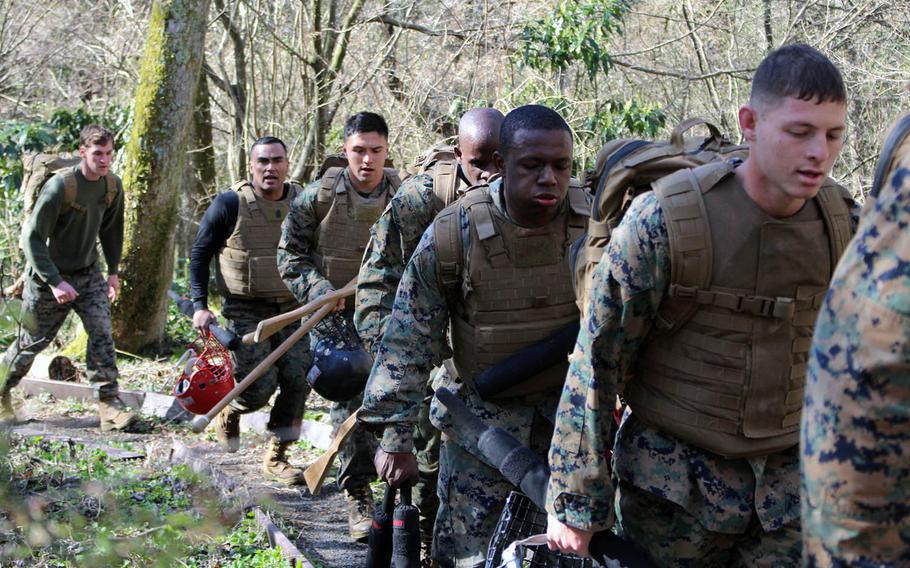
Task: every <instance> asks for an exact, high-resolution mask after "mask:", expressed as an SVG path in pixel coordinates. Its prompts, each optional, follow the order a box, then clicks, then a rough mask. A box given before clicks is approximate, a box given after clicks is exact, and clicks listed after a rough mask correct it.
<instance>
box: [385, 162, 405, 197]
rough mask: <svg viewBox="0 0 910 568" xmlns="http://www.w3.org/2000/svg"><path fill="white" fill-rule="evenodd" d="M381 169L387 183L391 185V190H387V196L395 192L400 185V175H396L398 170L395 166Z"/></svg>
mask: <svg viewBox="0 0 910 568" xmlns="http://www.w3.org/2000/svg"><path fill="white" fill-rule="evenodd" d="M382 171H383V173H385V176H386V177H387V178H388V179H389V185H391V186H392V191H390V192H389V196H392V195H395V192H396V191H398V188H399V187H401V176H399V175H398V170H396V169H395V168H383V169H382Z"/></svg>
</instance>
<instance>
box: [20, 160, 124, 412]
mask: <svg viewBox="0 0 910 568" xmlns="http://www.w3.org/2000/svg"><path fill="white" fill-rule="evenodd" d="M73 172H74V175H75V178H76V182H77V188H78V189H77V193H76V199H75V204H74V206H73V207H70V208H67V206H66V205H65V197H64V195H65V190H64V182H63V178H62V176H61V175H56V176H54V177H52V178H51V179H50V180H48V181H47V183H46V184H45V185H44V188H43V189H42V190H41V193H40V194H39V195H38V200H37V202H36V203H35V209H34V210H33V211H32V215H31V216H30V217H29V220H28V222H27V223H26V224H25V226H24V227H23V231H22V245H23V248H24V250H25V254H26V259H27V260H28V266H27V268H26V276H27V279H26V283H25V289H24V291H23V303H24V307H25V308H26V309H27V310H28V312H29V313H30V314H31V316H33V318H34V324H35V327H34V329H22V330H21V331H20V333H19V337H18V338H17V340H16V341H14V342H13V344H12V345H10V347H9V348H8V349H7V350H6V353H5V354H4V356H3V364H4V366H8V371H9V372H8V375H7V382H6V385H5V386H4V391H5V392H7V393H8V392H9V389H11V388H13V387H14V386H15V385H16V384H17V383H18V382H19V381H20V380H21V379H22V377H24V376H25V375H26V374H27V373H28V371H29V369H30V368H31V366H32V363H33V362H34V360H35V357H36V356H37V355H38V353H40V352H41V351H42V350H44V349H45V348H46V347H47V346H48V345H49V344H50V342H51V341H52V340H53V339H54V337H55V336H56V335H57V332H58V331H59V330H60V326H61V325H63V322H64V320H65V319H66V316H67V315H68V314H69V312H70V310H75V312H76V314H77V315H78V316H79V318H80V319H81V320H82V324H83V326H84V327H85V331H86V333H87V334H88V338H89V339H88V345H87V349H86V367H87V370H88V379H89V381H91V382H92V383H93V384H94V385H95V386H97V387H98V397H99V399H110V398H112V397H115V396H116V395H117V392H118V386H117V377H118V376H119V372H118V371H117V365H116V353H115V351H114V339H113V337H112V336H111V307H110V301H109V300H108V297H107V292H108V284H107V279H105V278H104V276H103V275H102V273H101V269H100V267H99V265H98V249H97V243H98V242H99V241H100V243H101V249H102V250H103V252H104V258H105V261H106V263H107V268H108V273H109V274H117V269H118V265H119V262H120V255H121V252H122V247H123V188H122V186H121V184H120V180H119V178H116V176H115V181H116V183H117V187H118V191H117V192H116V195H114V196H113V199H112V200H110V202H109V203H108V200H107V193H108V190H107V182H106V178H101V179H99V180H97V181H93V182H89V181H87V180H86V179H85V178H84V177H83V175H82V173H81V170H80V169H79V166H75V167H74V168H73ZM108 175H113V174H108ZM62 281H66V282H68V283H69V284H70V285H71V286H72V287H73V288H74V289H75V290H76V292H78V293H79V295H78V296H77V297H76V299H75V300H73V301H71V302H69V303H66V304H58V303H57V300H56V299H55V298H54V294H53V292H52V291H51V289H50V284H53V285H58V284H60V282H62Z"/></svg>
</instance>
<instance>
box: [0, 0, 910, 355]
mask: <svg viewBox="0 0 910 568" xmlns="http://www.w3.org/2000/svg"><path fill="white" fill-rule="evenodd" d="M908 24H910V2H907V1H905V0H897V1H878V0H858V1H849V0H841V1H835V0H819V1H787V0H755V1H743V0H727V1H723V0H721V1H702V0H680V1H678V2H670V1H661V0H642V1H636V2H632V1H618V0H599V1H594V0H580V1H561V0H560V1H546V2H542V1H534V0H506V1H492V0H483V1H475V2H455V1H453V0H441V1H440V0H401V1H399V0H394V1H389V2H375V1H367V0H300V1H292V0H194V1H190V0H160V1H154V2H149V1H137V0H96V1H93V2H77V1H71V0H70V1H54V0H49V1H46V2H40V3H39V2H35V1H34V0H28V1H21V0H0V190H2V193H0V221H2V226H0V281H2V282H0V283H2V285H3V286H4V287H6V286H8V285H9V284H10V283H11V282H12V281H13V280H15V278H16V277H17V276H18V275H19V274H20V273H21V271H22V269H23V266H24V261H23V259H22V256H21V253H20V252H19V251H18V248H17V241H18V233H19V230H20V227H21V224H22V221H23V218H24V215H25V206H24V203H23V196H22V195H21V194H20V192H19V183H20V180H21V171H22V164H21V157H22V155H23V154H24V153H25V152H35V151H41V150H49V149H69V150H72V149H74V148H75V142H76V141H77V137H78V131H79V129H80V128H81V126H83V125H84V124H86V123H88V122H91V121H100V122H102V123H104V124H106V125H107V126H109V127H111V128H113V129H114V130H116V131H117V133H118V136H119V140H118V163H117V165H116V167H115V172H117V173H118V174H120V175H121V176H122V177H123V179H124V186H125V192H126V202H127V236H126V245H125V258H124V263H123V269H122V279H123V281H124V290H123V294H122V297H121V300H118V304H117V305H116V306H115V333H116V339H117V342H118V347H120V348H121V349H127V350H140V349H143V348H147V347H149V346H150V345H155V344H156V343H158V342H160V341H161V339H162V336H163V332H164V326H165V313H166V311H167V310H165V309H164V305H165V302H166V299H165V291H166V289H167V288H168V287H170V286H171V282H172V280H173V279H174V275H175V267H176V269H177V275H178V277H180V275H181V274H183V277H184V278H185V267H186V258H187V257H188V255H189V249H190V246H191V244H192V240H193V237H194V235H195V228H196V225H195V223H196V222H197V220H198V218H199V217H200V216H201V214H202V212H203V211H204V209H205V207H206V206H207V205H208V203H209V202H210V200H211V198H212V196H214V195H215V194H216V193H217V192H218V191H220V190H224V189H226V188H227V187H228V185H229V184H230V183H231V182H232V181H234V180H236V179H238V178H240V177H243V176H245V173H246V166H245V164H246V161H247V156H246V151H247V148H248V147H249V145H250V144H251V143H252V141H253V140H255V139H256V138H257V137H259V136H262V135H274V136H278V137H280V138H282V139H283V140H284V141H285V142H286V143H287V144H288V146H289V158H290V161H291V164H292V175H293V177H294V178H296V179H298V180H301V181H303V182H306V181H310V180H311V179H312V177H313V175H314V171H315V169H316V167H317V166H318V164H319V163H320V161H321V160H322V157H323V156H324V155H325V154H326V153H329V152H333V151H337V150H338V149H339V148H340V145H341V141H342V125H343V122H344V119H345V118H346V117H347V116H348V115H350V114H351V113H353V112H357V111H359V110H372V111H375V112H379V113H381V114H382V115H384V116H385V117H386V119H387V120H388V122H389V126H390V129H391V134H390V144H391V156H392V158H393V159H394V161H395V164H396V166H398V167H403V166H407V165H409V164H411V163H412V162H413V161H414V159H415V157H416V156H417V155H419V154H420V153H421V152H423V151H425V150H427V149H428V148H430V147H432V146H433V145H434V144H437V143H440V142H451V141H452V140H453V135H454V133H455V128H456V125H457V121H458V118H459V116H460V115H461V113H462V112H463V111H464V110H466V109H468V108H471V107H475V106H494V107H496V108H498V109H500V110H502V111H503V112H507V111H509V110H510V109H512V108H514V107H516V106H518V105H521V104H526V103H541V104H545V105H548V106H550V107H553V108H555V109H556V110H558V111H559V112H560V113H562V114H563V116H565V117H566V119H567V121H568V122H569V124H570V125H571V127H572V128H573V131H574V136H575V154H576V155H575V157H576V175H579V174H580V173H581V171H582V170H583V169H584V168H585V167H587V166H590V164H591V163H592V161H593V158H594V156H595V154H596V152H597V149H598V148H599V147H600V146H601V145H602V144H603V143H604V142H606V141H607V140H610V139H613V138H616V137H623V136H642V137H652V138H665V137H666V136H667V135H668V133H669V131H670V130H671V129H672V127H673V126H674V125H676V124H677V123H679V122H680V121H681V120H683V119H685V118H689V117H693V116H698V117H703V118H705V119H708V120H710V121H712V122H714V123H715V124H717V125H718V126H720V127H721V129H722V130H723V131H724V132H726V133H727V134H728V135H729V136H730V137H731V139H733V140H734V141H737V140H739V132H738V127H737V109H738V108H739V106H740V104H742V103H744V102H745V101H746V100H747V97H748V93H749V80H750V77H751V75H752V73H753V71H754V69H755V67H756V65H757V64H758V63H759V61H761V59H762V58H763V57H764V55H765V54H766V53H767V52H768V51H770V50H771V49H774V48H776V47H779V46H780V45H783V44H786V43H792V42H797V41H799V42H805V43H808V44H810V45H813V46H815V47H817V48H818V49H820V50H821V51H823V52H824V53H826V54H827V55H828V56H829V57H831V58H832V60H834V62H835V63H836V64H837V65H838V66H839V67H840V69H841V70H842V72H843V74H844V77H845V79H846V82H847V89H848V95H849V115H848V130H847V135H846V143H845V147H844V150H843V153H842V155H841V158H840V159H839V160H838V162H837V164H836V166H835V171H834V177H835V178H837V179H838V180H839V181H841V182H842V183H843V184H844V185H846V186H847V187H848V188H850V189H851V191H853V192H854V193H855V194H856V195H858V196H861V195H862V193H863V191H865V190H866V189H867V188H868V186H869V184H870V180H871V177H872V171H873V168H874V165H875V160H876V158H877V155H878V150H879V148H880V145H881V142H882V139H883V137H884V134H885V132H886V130H887V127H888V125H889V124H891V123H892V122H893V121H894V120H895V119H896V118H897V117H898V116H899V115H900V114H901V113H903V112H906V111H907V110H908V109H910V105H908V102H910V93H908V92H907V90H906V88H905V85H906V82H907V80H908V78H910V37H908V36H910V25H908ZM182 271H183V272H182ZM126 322H129V325H127V324H126Z"/></svg>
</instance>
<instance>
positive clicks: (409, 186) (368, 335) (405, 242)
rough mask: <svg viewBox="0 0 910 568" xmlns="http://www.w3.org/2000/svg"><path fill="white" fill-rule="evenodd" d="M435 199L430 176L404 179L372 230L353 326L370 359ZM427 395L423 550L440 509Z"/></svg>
mask: <svg viewBox="0 0 910 568" xmlns="http://www.w3.org/2000/svg"><path fill="white" fill-rule="evenodd" d="M434 197H435V194H434V190H433V177H432V176H431V175H429V174H420V175H417V176H413V177H411V178H408V179H407V180H405V182H404V183H403V184H402V185H401V187H400V188H399V189H398V191H397V192H396V193H395V196H394V197H392V200H391V201H389V205H388V206H387V207H386V208H385V210H384V211H383V212H382V215H381V216H380V217H379V219H378V220H377V221H376V223H375V224H374V225H373V227H372V228H371V229H370V241H369V243H367V248H366V250H365V251H364V254H363V264H362V265H361V267H360V273H359V274H358V276H357V297H356V301H355V303H356V309H355V312H354V324H355V325H356V326H357V333H358V334H359V335H360V338H361V339H362V340H363V343H364V345H365V346H366V347H367V349H369V351H370V353H372V355H373V357H374V358H375V357H376V354H377V352H378V351H379V344H380V342H381V340H382V334H383V331H384V329H385V326H386V324H387V323H388V319H389V316H390V315H391V314H392V304H393V302H394V301H395V292H396V291H397V290H398V282H399V281H400V280H401V275H402V273H403V272H404V268H405V265H406V264H407V262H408V259H410V258H411V255H412V254H414V249H416V248H417V244H418V243H419V242H420V237H421V235H423V232H424V231H425V230H426V228H427V227H428V226H429V225H430V223H432V222H433V217H435V216H436V214H437V213H438V212H439V211H438V210H437V206H436V203H435V199H434ZM426 395H427V398H426V400H425V403H424V405H423V406H422V407H421V410H420V414H419V416H418V420H417V424H416V426H415V427H416V429H417V430H416V432H415V436H414V442H415V445H416V446H417V464H418V470H419V472H420V481H419V482H418V483H417V485H416V486H415V487H414V489H415V494H414V505H415V506H416V507H417V508H418V509H419V510H420V534H421V539H422V540H423V541H424V543H425V546H426V545H427V544H429V543H428V540H429V538H430V537H431V535H432V534H433V522H434V519H435V517H436V511H437V509H438V508H439V498H438V497H437V495H436V485H437V484H436V480H437V479H438V477H439V447H440V443H441V442H440V435H439V431H438V430H437V429H436V428H434V427H433V425H432V424H431V423H430V414H429V409H430V404H429V400H430V398H431V397H432V395H433V392H432V389H428V390H427V393H426Z"/></svg>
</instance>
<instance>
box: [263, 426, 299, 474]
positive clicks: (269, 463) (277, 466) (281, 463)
mask: <svg viewBox="0 0 910 568" xmlns="http://www.w3.org/2000/svg"><path fill="white" fill-rule="evenodd" d="M293 443H294V442H279V441H278V440H277V439H276V438H271V439H269V445H268V448H266V450H265V455H264V456H263V459H262V472H263V473H264V474H265V477H266V479H271V480H272V481H279V482H281V483H284V484H285V485H303V484H305V483H306V479H305V478H304V477H303V470H302V469H300V468H299V467H294V466H292V465H291V464H289V463H288V458H287V455H286V454H287V450H288V446H290V445H291V444H293Z"/></svg>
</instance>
